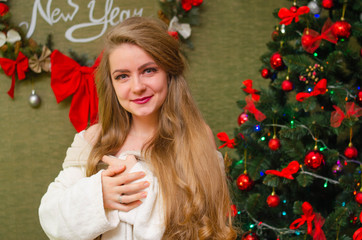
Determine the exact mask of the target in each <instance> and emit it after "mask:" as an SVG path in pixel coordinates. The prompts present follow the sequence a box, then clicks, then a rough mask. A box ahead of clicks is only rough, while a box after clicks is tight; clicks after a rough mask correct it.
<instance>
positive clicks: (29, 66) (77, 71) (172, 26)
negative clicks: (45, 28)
mask: <svg viewBox="0 0 362 240" xmlns="http://www.w3.org/2000/svg"><path fill="white" fill-rule="evenodd" d="M158 1H159V3H160V8H161V9H160V10H159V11H158V17H159V18H160V19H161V20H162V21H164V22H165V23H166V24H167V25H168V26H169V29H168V33H169V34H170V35H171V36H173V37H174V38H176V39H178V40H180V41H181V42H183V43H185V44H186V45H187V46H188V47H190V48H192V47H193V46H192V43H191V41H190V36H191V25H197V24H198V16H199V14H198V8H199V6H200V5H201V4H202V2H203V0H158ZM4 2H7V1H6V0H0V55H1V58H0V66H1V68H2V70H3V71H4V73H5V74H6V75H7V76H9V77H11V86H10V89H9V90H8V92H7V93H8V95H9V96H10V97H11V98H12V99H14V89H15V82H16V78H17V79H18V80H25V79H28V78H31V79H34V78H36V77H37V75H39V74H43V73H50V74H51V87H52V89H53V92H54V95H55V97H56V100H57V102H58V103H59V102H61V101H63V100H64V99H65V98H67V97H69V96H71V95H72V96H73V98H72V103H71V106H70V112H69V118H70V121H71V122H72V124H73V126H74V127H75V129H76V130H77V131H78V132H79V131H81V130H83V129H85V128H86V127H87V126H88V123H89V122H90V123H91V124H92V123H94V122H95V121H96V120H97V114H98V112H97V111H98V98H97V93H96V89H95V84H94V75H93V72H94V69H95V68H96V67H97V66H98V62H99V58H97V60H96V61H95V62H94V64H92V66H89V65H90V64H89V62H90V61H89V60H88V59H87V57H86V56H85V55H81V56H80V55H78V54H76V53H75V52H74V51H71V50H70V51H69V55H70V57H68V56H66V55H64V54H62V53H61V52H59V51H58V50H53V49H52V38H51V35H49V36H48V38H47V42H46V44H38V43H37V42H36V41H35V40H34V39H32V38H29V39H26V38H25V37H23V36H24V33H23V32H22V30H21V29H20V28H19V27H18V26H14V25H13V24H12V23H11V14H10V7H9V4H8V3H4ZM64 62H66V63H67V64H64ZM29 103H30V105H31V106H32V107H38V106H39V105H40V98H39V96H37V95H35V90H33V91H32V95H31V96H30V98H29Z"/></svg>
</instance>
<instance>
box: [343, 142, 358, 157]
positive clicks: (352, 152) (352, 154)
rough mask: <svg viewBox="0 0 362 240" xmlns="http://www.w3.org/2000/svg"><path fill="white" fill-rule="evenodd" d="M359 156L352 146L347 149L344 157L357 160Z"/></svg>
mask: <svg viewBox="0 0 362 240" xmlns="http://www.w3.org/2000/svg"><path fill="white" fill-rule="evenodd" d="M357 155H358V151H357V148H355V147H353V146H352V145H350V146H348V147H346V149H345V150H344V156H346V157H347V158H356V157H357Z"/></svg>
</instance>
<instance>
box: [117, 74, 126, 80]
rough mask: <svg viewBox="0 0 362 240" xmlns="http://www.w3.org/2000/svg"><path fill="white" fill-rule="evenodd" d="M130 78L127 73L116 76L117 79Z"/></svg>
mask: <svg viewBox="0 0 362 240" xmlns="http://www.w3.org/2000/svg"><path fill="white" fill-rule="evenodd" d="M127 78H128V75H127V74H119V75H116V76H115V77H114V79H115V80H125V79H127Z"/></svg>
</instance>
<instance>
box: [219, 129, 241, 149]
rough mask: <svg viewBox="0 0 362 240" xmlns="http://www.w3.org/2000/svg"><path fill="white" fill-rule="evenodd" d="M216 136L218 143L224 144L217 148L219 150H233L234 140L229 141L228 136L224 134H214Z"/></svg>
mask: <svg viewBox="0 0 362 240" xmlns="http://www.w3.org/2000/svg"><path fill="white" fill-rule="evenodd" d="M216 136H217V137H218V138H219V140H220V141H222V142H225V143H224V144H223V145H221V146H220V147H219V149H220V148H223V147H228V148H234V146H235V145H236V143H235V139H234V138H233V139H229V136H228V135H227V134H226V133H225V132H219V133H218V134H216Z"/></svg>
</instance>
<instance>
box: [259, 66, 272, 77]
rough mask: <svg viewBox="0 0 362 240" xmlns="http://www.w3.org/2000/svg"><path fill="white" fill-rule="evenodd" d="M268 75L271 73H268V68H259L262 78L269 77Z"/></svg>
mask: <svg viewBox="0 0 362 240" xmlns="http://www.w3.org/2000/svg"><path fill="white" fill-rule="evenodd" d="M270 75H271V73H270V70H269V69H267V68H264V69H263V70H261V76H262V77H263V78H269V77H270Z"/></svg>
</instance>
